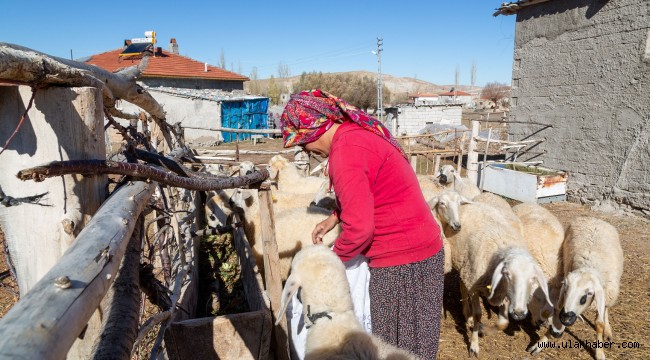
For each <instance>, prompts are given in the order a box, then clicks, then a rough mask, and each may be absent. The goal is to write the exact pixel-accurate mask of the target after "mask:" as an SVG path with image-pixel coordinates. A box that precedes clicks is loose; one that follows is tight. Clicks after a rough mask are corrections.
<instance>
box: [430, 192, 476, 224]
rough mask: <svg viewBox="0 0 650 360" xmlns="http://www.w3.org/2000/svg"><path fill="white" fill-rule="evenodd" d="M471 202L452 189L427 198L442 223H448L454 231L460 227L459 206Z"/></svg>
mask: <svg viewBox="0 0 650 360" xmlns="http://www.w3.org/2000/svg"><path fill="white" fill-rule="evenodd" d="M462 204H472V201H471V200H469V199H467V198H466V197H464V196H462V195H460V194H459V193H457V192H456V191H454V190H447V191H444V192H442V193H440V194H439V195H438V196H436V197H434V198H433V199H431V200H429V207H430V208H431V210H433V211H435V212H436V213H437V214H438V217H439V219H440V222H441V223H442V224H443V225H449V226H451V228H452V229H453V230H454V231H459V230H460V228H461V222H460V206H461V205H462Z"/></svg>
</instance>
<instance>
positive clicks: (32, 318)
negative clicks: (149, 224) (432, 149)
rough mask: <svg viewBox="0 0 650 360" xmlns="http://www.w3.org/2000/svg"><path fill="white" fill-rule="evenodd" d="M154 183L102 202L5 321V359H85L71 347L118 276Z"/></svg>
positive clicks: (0, 350)
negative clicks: (75, 238)
mask: <svg viewBox="0 0 650 360" xmlns="http://www.w3.org/2000/svg"><path fill="white" fill-rule="evenodd" d="M155 187H156V183H155V182H152V183H146V182H134V183H130V184H128V185H125V186H122V187H121V188H119V189H118V190H117V191H116V192H115V193H113V194H112V195H111V197H109V198H108V200H106V201H105V202H104V204H102V207H101V209H99V211H98V212H97V213H96V214H95V216H93V218H92V220H90V222H89V223H88V225H87V226H86V227H85V228H84V229H83V230H82V231H81V233H79V235H78V236H77V241H75V242H74V243H73V244H72V246H71V247H70V248H69V249H68V251H66V253H65V254H64V255H63V256H62V257H61V258H60V259H59V261H58V262H57V263H56V265H54V267H52V269H50V271H48V272H47V273H46V274H45V275H44V276H43V277H42V278H41V280H39V281H38V282H37V283H36V284H35V285H34V286H33V287H32V289H31V290H30V291H29V292H28V293H27V294H26V295H25V296H24V297H23V298H22V299H20V301H19V302H18V303H17V304H16V305H14V307H13V308H12V309H11V310H10V311H9V312H8V313H7V314H6V315H5V316H4V317H3V318H2V320H0V358H7V359H15V358H24V359H64V358H65V357H66V354H67V355H68V356H69V357H70V358H81V357H76V356H75V357H73V356H72V355H70V354H69V353H68V350H69V349H70V347H71V346H72V344H73V342H75V340H76V339H77V337H78V336H79V335H80V334H81V333H82V331H83V330H84V328H85V327H86V325H87V324H88V320H89V319H90V317H91V316H92V315H93V313H94V312H95V310H96V309H97V306H99V303H100V301H101V300H102V298H103V297H104V295H105V294H106V292H107V291H108V288H109V287H110V285H111V283H112V282H113V280H114V279H115V274H116V273H117V270H118V267H119V266H120V262H121V260H122V257H123V256H124V252H125V251H126V248H127V245H128V242H129V239H130V238H131V234H132V232H133V228H134V226H135V224H136V220H137V217H138V216H139V215H140V213H141V212H142V210H143V208H144V207H145V205H146V204H147V203H148V202H149V198H150V197H151V194H153V190H154V188H155ZM39 220H41V219H39ZM32 228H34V226H32ZM87 336H88V333H87V332H86V337H85V338H87ZM91 344H92V341H91ZM83 358H84V359H85V358H88V357H83Z"/></svg>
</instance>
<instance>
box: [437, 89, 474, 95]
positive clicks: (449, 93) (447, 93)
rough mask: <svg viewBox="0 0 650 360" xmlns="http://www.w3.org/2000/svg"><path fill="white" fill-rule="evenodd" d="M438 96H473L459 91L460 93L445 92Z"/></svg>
mask: <svg viewBox="0 0 650 360" xmlns="http://www.w3.org/2000/svg"><path fill="white" fill-rule="evenodd" d="M438 96H472V94H470V93H466V92H464V91H460V90H458V91H447V92H443V93H440V94H438Z"/></svg>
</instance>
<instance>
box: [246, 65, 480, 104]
mask: <svg viewBox="0 0 650 360" xmlns="http://www.w3.org/2000/svg"><path fill="white" fill-rule="evenodd" d="M334 74H351V75H354V76H367V77H370V78H372V79H375V81H376V79H377V73H375V72H370V71H348V72H341V73H334ZM299 79H300V75H297V76H292V77H288V78H284V79H279V78H275V79H274V80H275V81H276V82H277V83H278V84H281V85H284V86H285V87H286V88H287V89H289V92H293V84H295V83H296V82H298V80H299ZM381 80H382V83H383V84H384V86H386V87H387V88H388V90H390V92H391V94H392V98H396V97H400V98H405V97H406V95H408V94H415V93H429V94H431V93H432V94H437V93H441V92H445V91H449V89H451V88H452V87H454V85H437V84H433V83H430V82H428V81H424V80H420V79H415V78H411V77H396V76H392V75H390V74H381ZM256 81H257V82H258V85H259V88H260V89H266V88H267V87H268V83H269V79H258V80H256ZM244 86H245V89H246V90H248V89H249V86H250V81H248V82H246V83H245V85H244ZM457 90H462V91H466V92H469V93H472V94H474V93H479V92H480V91H481V88H479V87H476V86H475V87H474V88H472V87H471V86H466V85H459V86H458V89H457Z"/></svg>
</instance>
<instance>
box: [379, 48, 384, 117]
mask: <svg viewBox="0 0 650 360" xmlns="http://www.w3.org/2000/svg"><path fill="white" fill-rule="evenodd" d="M383 44H384V42H383V39H382V38H380V37H377V111H379V121H380V122H382V123H383V122H384V121H383V120H384V119H383V117H384V114H383V113H384V110H383V107H384V104H383V100H382V91H381V52H382V51H383V49H382V48H381V46H382V45H383Z"/></svg>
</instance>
